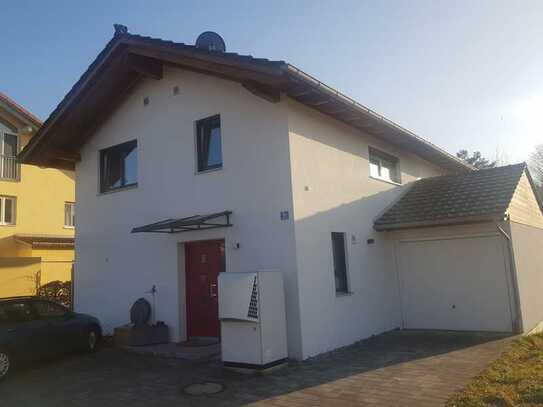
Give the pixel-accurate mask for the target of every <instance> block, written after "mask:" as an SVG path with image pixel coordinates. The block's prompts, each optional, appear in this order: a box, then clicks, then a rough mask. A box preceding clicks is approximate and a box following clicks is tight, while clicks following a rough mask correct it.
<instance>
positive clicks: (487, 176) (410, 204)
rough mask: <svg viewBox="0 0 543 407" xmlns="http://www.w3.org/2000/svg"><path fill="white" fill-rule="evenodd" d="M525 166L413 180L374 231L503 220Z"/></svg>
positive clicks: (511, 166) (510, 166)
mask: <svg viewBox="0 0 543 407" xmlns="http://www.w3.org/2000/svg"><path fill="white" fill-rule="evenodd" d="M526 169H527V168H526V164H525V163H521V164H516V165H508V166H505V167H497V168H491V169H484V170H479V171H472V172H468V173H463V174H456V175H444V176H439V177H431V178H424V179H421V180H418V181H415V182H414V183H413V184H412V185H411V186H410V187H409V189H408V190H407V191H406V192H405V193H404V194H403V195H401V196H400V197H399V198H398V200H397V201H396V202H395V203H394V204H393V205H392V206H391V207H390V208H389V209H388V210H386V211H385V213H384V214H382V215H381V216H380V217H379V218H378V219H377V220H375V222H374V228H375V229H376V230H395V229H407V228H414V227H424V226H436V225H451V224H458V223H469V222H477V221H481V222H482V221H491V220H503V219H504V216H505V213H506V211H507V209H508V207H509V204H510V202H511V199H512V198H513V194H514V192H515V189H516V188H517V185H518V183H519V181H520V178H521V176H522V174H523V172H524V171H525V170H526Z"/></svg>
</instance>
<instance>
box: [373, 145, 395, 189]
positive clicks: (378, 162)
mask: <svg viewBox="0 0 543 407" xmlns="http://www.w3.org/2000/svg"><path fill="white" fill-rule="evenodd" d="M369 156H370V177H372V178H377V179H381V180H384V181H389V182H395V183H398V184H399V183H401V179H400V169H399V160H398V159H397V158H396V157H394V156H391V155H390V154H387V153H383V152H382V151H379V150H376V149H374V148H372V147H370V149H369Z"/></svg>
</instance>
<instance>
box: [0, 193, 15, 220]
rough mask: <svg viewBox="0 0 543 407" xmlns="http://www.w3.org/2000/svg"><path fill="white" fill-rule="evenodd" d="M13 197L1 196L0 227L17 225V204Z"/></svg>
mask: <svg viewBox="0 0 543 407" xmlns="http://www.w3.org/2000/svg"><path fill="white" fill-rule="evenodd" d="M16 202H17V199H16V198H15V197H12V196H0V225H4V226H5V225H15V204H16Z"/></svg>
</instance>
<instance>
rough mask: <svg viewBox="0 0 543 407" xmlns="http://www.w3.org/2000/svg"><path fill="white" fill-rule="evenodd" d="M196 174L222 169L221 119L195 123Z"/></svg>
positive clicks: (214, 117) (216, 117)
mask: <svg viewBox="0 0 543 407" xmlns="http://www.w3.org/2000/svg"><path fill="white" fill-rule="evenodd" d="M196 155H197V160H198V172H202V171H207V170H213V169H218V168H222V140H221V117H220V116H219V115H216V116H212V117H208V118H206V119H202V120H198V121H197V122H196Z"/></svg>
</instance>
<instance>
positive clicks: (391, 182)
mask: <svg viewBox="0 0 543 407" xmlns="http://www.w3.org/2000/svg"><path fill="white" fill-rule="evenodd" d="M369 177H370V178H371V179H374V180H376V181H381V182H386V183H387V184H392V185H396V186H399V187H401V186H402V184H401V183H399V182H396V181H392V180H389V179H385V178H379V177H374V176H373V175H370V176H369Z"/></svg>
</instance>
